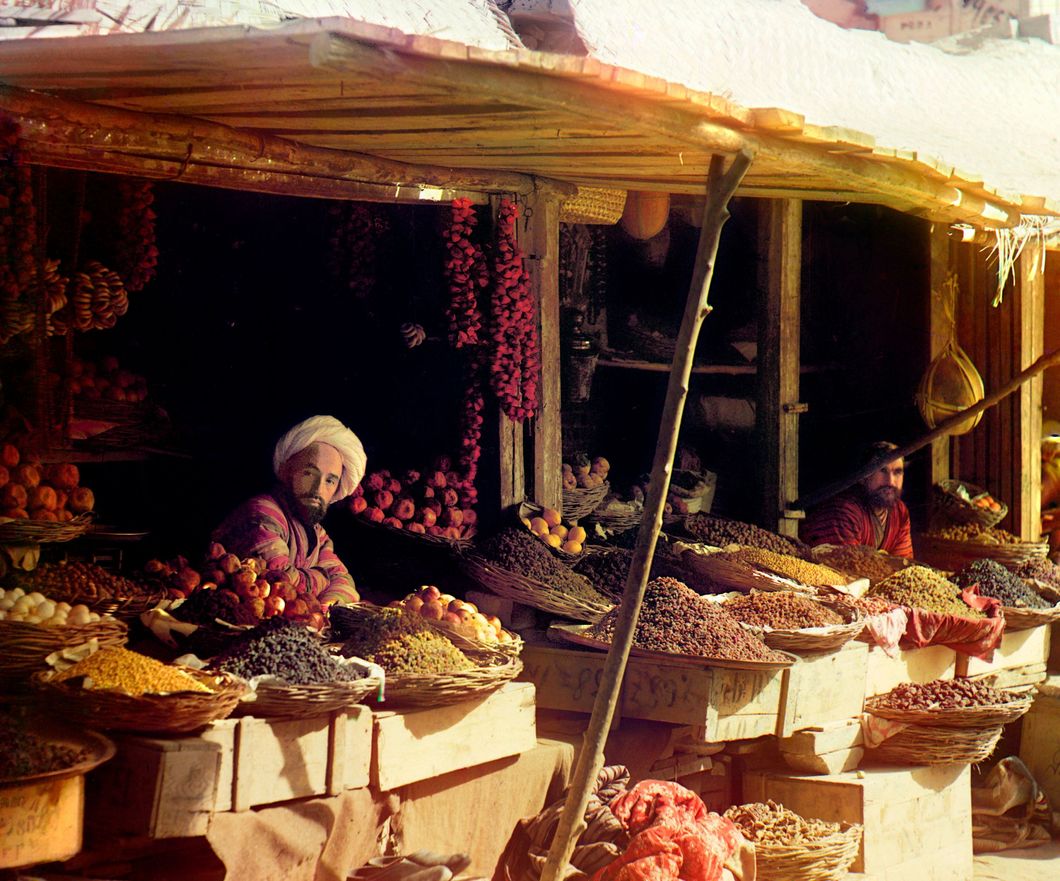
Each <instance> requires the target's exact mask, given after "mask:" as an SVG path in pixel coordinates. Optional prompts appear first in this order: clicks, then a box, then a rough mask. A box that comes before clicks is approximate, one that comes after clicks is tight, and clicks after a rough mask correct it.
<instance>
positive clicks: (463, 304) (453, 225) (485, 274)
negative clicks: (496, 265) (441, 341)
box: [444, 199, 489, 349]
mask: <svg viewBox="0 0 1060 881" xmlns="http://www.w3.org/2000/svg"><path fill="white" fill-rule="evenodd" d="M477 224H478V218H477V217H476V216H475V207H474V206H473V205H472V204H471V200H470V199H454V200H453V203H452V211H451V213H450V216H449V222H448V223H447V225H446V228H445V233H444V235H445V244H446V248H447V249H448V251H449V259H448V260H446V262H445V277H446V281H447V282H448V284H449V303H448V304H447V305H446V307H445V317H446V321H447V325H448V328H449V343H450V345H452V346H453V348H454V349H460V348H463V347H464V346H472V345H475V344H476V343H478V341H479V331H480V330H481V329H482V312H481V310H480V309H479V305H478V292H479V290H481V289H483V288H485V287H486V285H488V284H489V270H488V268H487V266H486V261H485V260H484V259H483V254H482V249H481V248H480V247H479V246H478V245H476V244H475V243H474V242H472V241H471V236H472V234H473V233H474V231H475V226H476V225H477Z"/></svg>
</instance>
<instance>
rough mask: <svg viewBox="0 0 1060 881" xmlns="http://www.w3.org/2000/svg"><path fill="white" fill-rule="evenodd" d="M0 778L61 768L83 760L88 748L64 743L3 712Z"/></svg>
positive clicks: (1, 717) (0, 717) (23, 775)
mask: <svg viewBox="0 0 1060 881" xmlns="http://www.w3.org/2000/svg"><path fill="white" fill-rule="evenodd" d="M0 743H3V744H4V745H5V746H4V749H3V750H0V780H2V779H6V778H12V777H28V776H30V775H31V774H45V773H47V772H48V771H59V770H61V769H63V768H69V767H71V766H73V765H76V764H78V763H79V762H83V761H85V760H86V759H88V758H89V756H90V755H91V753H90V751H89V750H87V749H80V748H78V747H73V746H64V745H63V744H59V743H52V742H51V741H49V740H46V739H44V738H43V737H39V736H38V735H36V734H34V733H33V732H32V731H31V730H30V729H29V727H28V726H27V724H26V721H25V720H24V719H20V718H15V717H14V716H10V715H7V714H3V715H0Z"/></svg>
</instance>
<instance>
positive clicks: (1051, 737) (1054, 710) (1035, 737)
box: [1020, 676, 1060, 809]
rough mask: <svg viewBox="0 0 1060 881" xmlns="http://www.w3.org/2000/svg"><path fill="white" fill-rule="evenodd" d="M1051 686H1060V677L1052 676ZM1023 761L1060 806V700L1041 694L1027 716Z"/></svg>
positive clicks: (1022, 740) (1024, 723) (1022, 739)
mask: <svg viewBox="0 0 1060 881" xmlns="http://www.w3.org/2000/svg"><path fill="white" fill-rule="evenodd" d="M1046 682H1047V684H1048V685H1050V686H1053V687H1060V676H1050V677H1049V678H1048V679H1047V680H1046ZM1020 758H1021V759H1023V762H1024V764H1026V766H1027V767H1028V768H1029V769H1030V771H1031V773H1032V774H1033V775H1034V779H1035V780H1037V781H1038V785H1039V786H1040V787H1041V788H1042V791H1043V792H1045V794H1046V796H1048V798H1049V803H1050V804H1051V805H1053V806H1054V809H1055V807H1056V806H1060V697H1057V696H1054V695H1052V694H1039V695H1037V696H1036V697H1035V698H1034V703H1033V704H1032V705H1031V708H1030V711H1029V712H1028V713H1027V715H1026V716H1024V717H1023V731H1022V733H1021V735H1020Z"/></svg>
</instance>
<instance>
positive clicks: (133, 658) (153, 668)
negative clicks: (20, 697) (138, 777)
mask: <svg viewBox="0 0 1060 881" xmlns="http://www.w3.org/2000/svg"><path fill="white" fill-rule="evenodd" d="M32 683H33V685H34V687H35V688H38V689H39V690H40V691H41V692H42V693H43V694H44V696H45V697H46V699H47V700H48V705H49V707H50V708H51V709H52V710H54V711H55V712H56V713H58V714H60V715H62V716H64V717H65V718H67V719H70V720H71V721H74V722H77V723H79V724H83V725H85V726H86V727H92V728H102V729H103V730H105V731H136V732H139V733H145V734H163V733H165V734H175V733H182V732H187V731H194V730H195V729H197V728H201V727H202V726H204V725H207V724H209V723H210V722H214V721H217V720H218V719H224V718H227V717H228V716H229V715H231V713H232V711H233V710H234V709H235V707H236V704H237V703H239V699H240V697H242V695H243V694H244V693H245V692H246V689H247V686H246V683H245V682H243V681H242V680H241V679H239V678H237V677H235V676H233V675H231V674H229V673H206V672H203V671H201V670H195V669H193V668H191V667H182V666H178V665H173V664H163V663H162V662H161V661H156V660H154V659H153V658H148V657H147V656H146V655H141V654H138V653H137V652H131V651H128V650H127V649H124V648H118V647H107V648H102V649H99V650H97V651H95V652H92V653H91V654H88V655H86V656H85V657H83V658H82V659H81V660H79V661H77V662H76V663H74V664H72V665H71V666H69V667H67V668H66V669H58V668H57V669H55V670H52V671H45V672H40V673H35V674H34V675H33V677H32Z"/></svg>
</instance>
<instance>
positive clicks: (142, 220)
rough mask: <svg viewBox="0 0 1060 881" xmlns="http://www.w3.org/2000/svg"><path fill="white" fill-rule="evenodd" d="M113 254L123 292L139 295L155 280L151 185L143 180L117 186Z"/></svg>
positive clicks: (123, 182) (155, 253)
mask: <svg viewBox="0 0 1060 881" xmlns="http://www.w3.org/2000/svg"><path fill="white" fill-rule="evenodd" d="M118 199H119V207H118V217H117V221H116V225H117V238H118V242H117V253H116V255H115V261H114V264H115V269H116V271H117V273H118V275H120V276H121V277H122V279H123V280H124V282H125V290H127V291H133V292H135V291H140V290H143V288H144V286H145V285H146V284H147V283H148V282H149V281H151V280H152V279H153V278H154V277H155V270H156V267H157V266H158V245H157V243H156V241H155V212H154V209H153V208H152V207H151V205H152V204H153V203H154V201H155V194H154V185H153V184H152V183H151V182H150V181H146V180H132V179H128V178H126V179H123V180H121V181H120V182H119V184H118Z"/></svg>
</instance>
